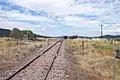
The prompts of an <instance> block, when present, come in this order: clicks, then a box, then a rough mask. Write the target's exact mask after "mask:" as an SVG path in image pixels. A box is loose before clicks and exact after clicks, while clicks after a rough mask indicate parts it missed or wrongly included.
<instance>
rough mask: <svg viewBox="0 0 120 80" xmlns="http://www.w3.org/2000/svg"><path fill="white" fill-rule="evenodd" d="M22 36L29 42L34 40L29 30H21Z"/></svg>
mask: <svg viewBox="0 0 120 80" xmlns="http://www.w3.org/2000/svg"><path fill="white" fill-rule="evenodd" d="M22 36H23V37H24V36H26V37H27V38H28V39H29V40H31V39H34V36H35V35H34V34H33V32H32V31H31V30H23V31H22Z"/></svg>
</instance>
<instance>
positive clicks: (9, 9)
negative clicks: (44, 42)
mask: <svg viewBox="0 0 120 80" xmlns="http://www.w3.org/2000/svg"><path fill="white" fill-rule="evenodd" d="M101 24H102V25H103V34H104V35H108V34H112V35H120V0H0V28H6V29H11V30H12V29H13V28H19V29H21V30H24V29H25V30H27V29H29V30H32V31H33V32H34V33H37V34H40V35H47V36H63V35H79V36H100V25H101Z"/></svg>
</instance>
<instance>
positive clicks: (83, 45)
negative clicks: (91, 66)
mask: <svg viewBox="0 0 120 80" xmlns="http://www.w3.org/2000/svg"><path fill="white" fill-rule="evenodd" d="M84 48H85V42H84V41H82V50H83V52H84Z"/></svg>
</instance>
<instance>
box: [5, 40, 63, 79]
mask: <svg viewBox="0 0 120 80" xmlns="http://www.w3.org/2000/svg"><path fill="white" fill-rule="evenodd" d="M62 43H63V40H59V41H57V42H56V43H55V44H53V45H52V46H51V47H49V48H48V49H46V50H45V51H44V52H43V53H42V54H43V55H42V56H44V55H46V56H47V53H48V52H49V51H50V50H51V49H53V50H52V51H54V48H53V47H56V46H58V49H57V51H56V52H54V54H51V55H52V56H53V55H54V57H52V58H51V59H50V60H51V62H50V65H49V67H48V68H47V71H45V72H44V73H45V75H44V76H43V77H42V79H38V80H46V79H47V77H48V74H49V73H50V70H51V68H52V66H53V64H54V61H55V59H56V58H57V56H58V53H59V50H60V48H61V45H62ZM58 44H59V45H58ZM50 53H51V52H50ZM42 56H41V55H38V56H37V57H35V58H34V59H32V60H31V61H30V62H29V63H27V64H26V65H25V66H23V67H22V68H21V69H19V70H18V71H16V72H15V73H14V74H12V75H11V76H9V77H8V78H7V79H5V80H16V78H15V79H14V77H16V75H19V74H20V73H21V72H23V71H24V70H25V69H26V68H29V66H30V65H31V64H33V63H34V62H35V61H36V60H38V59H39V58H40V57H42ZM43 59H44V58H43ZM43 68H44V67H43ZM24 72H25V71H24ZM27 80H28V79H27Z"/></svg>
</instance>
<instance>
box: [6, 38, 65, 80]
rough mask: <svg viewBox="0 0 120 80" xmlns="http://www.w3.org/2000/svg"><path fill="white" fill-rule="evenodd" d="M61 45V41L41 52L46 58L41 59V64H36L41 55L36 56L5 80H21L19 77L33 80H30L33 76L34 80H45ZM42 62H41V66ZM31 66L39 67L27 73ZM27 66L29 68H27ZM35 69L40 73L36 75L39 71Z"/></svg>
mask: <svg viewBox="0 0 120 80" xmlns="http://www.w3.org/2000/svg"><path fill="white" fill-rule="evenodd" d="M62 43H63V40H60V41H57V42H56V43H55V44H53V45H52V46H51V47H49V48H48V49H46V50H45V51H44V52H43V56H44V55H45V56H47V57H43V59H42V58H41V62H37V60H38V59H39V58H40V57H41V55H38V56H37V57H35V58H34V59H33V60H31V61H30V62H29V63H27V64H26V65H25V66H23V67H22V68H21V69H19V70H18V71H16V72H15V73H14V74H12V75H11V76H9V77H8V78H7V79H5V80H23V78H21V77H24V80H33V79H30V77H31V76H33V75H34V77H35V76H36V77H37V78H34V79H35V80H46V79H47V76H48V74H49V72H50V70H51V68H52V66H53V64H54V61H55V59H56V58H57V55H58V53H59V50H60V47H61V45H62ZM56 48H57V49H56ZM50 50H51V51H50ZM49 51H50V52H49ZM45 53H50V54H45ZM45 60H46V61H45ZM35 61H36V62H35ZM42 61H43V64H42ZM32 64H34V65H33V66H32V67H36V66H35V65H36V64H40V65H39V66H38V67H36V68H34V69H35V71H31V72H29V70H30V69H31V68H32V67H31V66H30V65H32ZM48 64H49V65H48ZM29 66H30V67H31V68H29ZM39 67H40V68H39ZM26 68H28V71H27V70H25V69H26ZM37 68H38V69H39V70H40V71H41V72H40V73H39V74H37V71H39V70H37ZM34 69H33V70H34ZM31 70H32V69H31ZM42 70H43V72H42ZM26 72H28V73H26ZM34 73H35V74H36V75H35V74H34ZM23 74H24V75H23ZM29 74H32V75H29ZM20 75H23V76H20ZM38 75H39V76H38ZM16 76H17V77H16ZM40 76H41V77H40ZM25 77H27V78H25Z"/></svg>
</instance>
